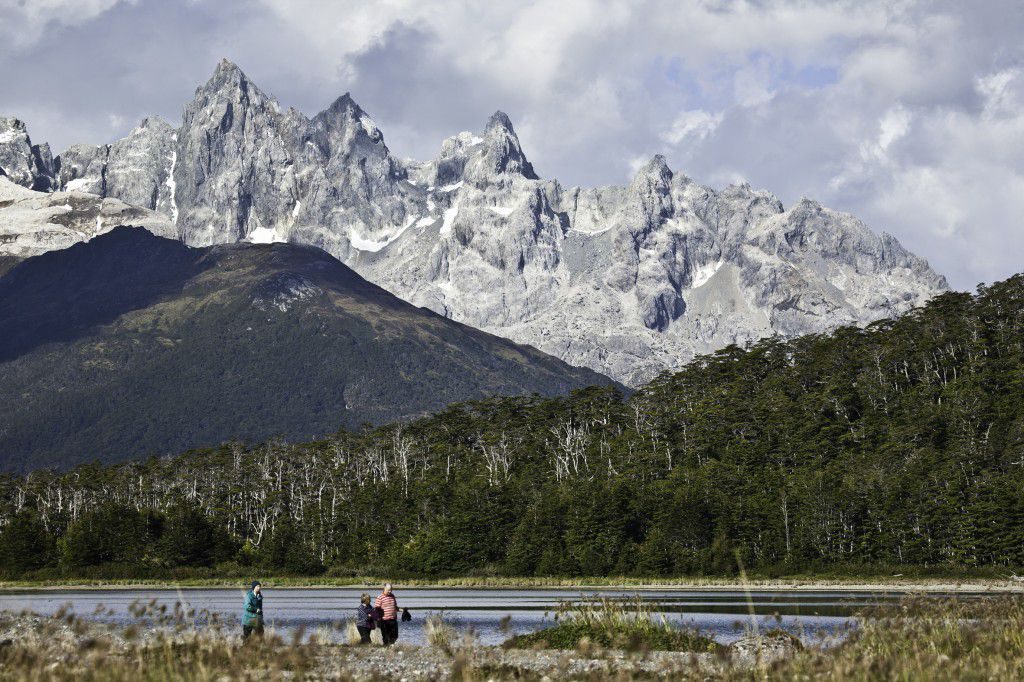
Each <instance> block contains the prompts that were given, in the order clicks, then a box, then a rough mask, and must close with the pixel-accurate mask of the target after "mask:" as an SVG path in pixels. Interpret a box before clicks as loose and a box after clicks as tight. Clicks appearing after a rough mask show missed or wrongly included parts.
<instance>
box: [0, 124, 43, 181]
mask: <svg viewBox="0 0 1024 682" xmlns="http://www.w3.org/2000/svg"><path fill="white" fill-rule="evenodd" d="M0 176H6V177H7V178H8V179H10V180H11V182H14V183H16V184H18V185H21V186H22V187H28V188H29V189H37V190H40V191H44V192H45V191H47V190H49V189H51V188H52V186H53V158H52V157H51V155H50V146H49V145H47V144H42V145H33V144H32V140H31V139H30V138H29V136H28V130H27V129H26V128H25V124H24V123H23V122H22V121H19V120H18V119H16V118H6V117H0Z"/></svg>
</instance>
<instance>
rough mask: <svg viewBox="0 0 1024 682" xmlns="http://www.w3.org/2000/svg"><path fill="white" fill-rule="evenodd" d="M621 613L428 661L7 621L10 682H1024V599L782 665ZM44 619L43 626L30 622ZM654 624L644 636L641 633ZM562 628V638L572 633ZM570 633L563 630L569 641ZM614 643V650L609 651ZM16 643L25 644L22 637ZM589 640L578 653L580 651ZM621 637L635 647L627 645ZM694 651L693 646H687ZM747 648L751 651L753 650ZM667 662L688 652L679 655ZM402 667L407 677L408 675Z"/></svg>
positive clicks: (407, 650)
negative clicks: (705, 647)
mask: <svg viewBox="0 0 1024 682" xmlns="http://www.w3.org/2000/svg"><path fill="white" fill-rule="evenodd" d="M627 610H628V605H627V609H625V610H624V609H623V607H622V605H619V606H614V605H610V604H607V603H597V604H593V605H591V606H587V607H575V610H574V611H573V614H574V615H568V616H567V617H566V618H565V619H564V620H563V621H562V624H564V623H568V624H571V625H572V627H573V628H576V630H575V631H574V632H575V633H576V634H571V633H570V631H569V630H568V629H567V630H564V631H562V634H563V635H564V639H561V640H559V641H557V642H554V644H557V645H558V646H563V647H571V648H570V650H563V651H562V652H560V653H557V654H556V655H552V653H550V652H548V651H546V650H544V649H543V648H542V647H543V646H544V645H545V644H548V645H550V644H552V642H546V640H547V639H550V638H551V632H548V635H547V636H546V637H540V638H536V640H535V641H533V642H532V643H531V646H532V647H534V648H531V649H527V650H521V649H515V648H514V646H515V645H516V644H517V641H518V643H519V644H525V643H526V640H524V639H523V638H515V639H513V640H512V641H511V642H509V643H508V644H507V645H506V647H482V646H478V645H475V644H474V643H473V642H472V640H471V639H470V638H463V639H462V640H460V641H459V642H454V641H453V640H452V639H451V638H450V637H447V636H445V637H434V638H432V639H431V644H430V645H427V646H424V647H402V648H399V649H397V650H384V649H382V648H380V647H356V646H351V645H345V644H333V643H330V642H329V640H328V639H326V638H324V636H323V633H314V634H313V635H310V636H308V637H307V636H306V634H305V633H301V632H300V633H297V634H296V636H294V637H292V638H290V640H284V639H281V638H279V637H275V636H273V635H270V636H268V637H266V638H265V639H264V640H262V641H250V642H248V643H242V642H241V641H240V640H239V638H238V636H237V634H236V633H234V629H233V628H229V629H227V630H222V629H220V628H218V627H216V626H213V627H210V628H204V629H200V630H191V629H188V628H181V627H170V628H165V629H163V630H161V631H159V632H155V633H154V632H148V633H146V632H140V631H139V630H135V629H132V628H129V629H127V630H113V629H110V630H102V629H100V628H99V627H98V626H93V625H90V624H88V623H85V622H83V621H79V620H76V619H74V618H73V617H71V616H61V617H55V618H39V617H29V616H3V617H2V618H0V680H5V681H6V680H12V681H17V682H21V681H23V680H24V681H27V680H71V679H75V680H95V681H97V682H99V681H104V682H106V681H111V682H121V681H127V680H186V679H187V680H200V681H207V680H208V681H211V682H212V681H213V680H256V679H261V680H262V679H266V680H284V679H291V680H325V679H332V680H347V679H386V678H396V677H404V678H406V679H417V678H418V679H457V680H485V679H488V680H506V679H508V680H511V679H526V680H538V679H541V678H542V677H543V676H544V675H547V676H548V677H551V678H557V679H609V678H614V679H622V680H631V679H651V678H655V677H659V676H670V677H672V678H673V679H692V680H697V679H702V680H703V679H711V680H723V681H732V680H791V679H804V680H839V681H840V682H846V681H849V682H853V681H861V680H864V681H867V680H964V679H966V680H1003V679H1022V678H1024V599H1022V598H1020V597H1016V596H1009V595H1000V596H994V597H990V598H985V599H946V600H937V599H934V598H924V597H911V598H907V599H905V600H903V601H902V602H901V603H899V604H898V605H896V606H894V607H888V608H885V609H883V610H876V611H872V612H870V613H864V614H863V615H862V616H861V617H860V620H859V623H858V627H857V629H856V630H855V631H854V632H853V633H852V634H851V635H850V637H849V638H848V639H847V640H846V641H845V642H844V643H843V644H841V645H839V646H836V647H833V648H830V649H819V648H814V647H806V648H804V647H799V646H796V647H793V648H791V649H790V650H789V651H788V653H786V654H785V655H783V656H765V657H762V656H760V655H759V653H757V650H756V649H755V655H754V656H753V657H752V658H751V657H743V656H738V655H735V654H736V652H735V651H733V650H732V647H711V648H712V649H713V651H710V652H701V653H696V652H694V651H693V648H694V646H693V645H698V648H699V645H700V644H703V643H704V642H702V641H701V640H699V639H696V637H699V635H697V634H696V633H687V632H685V631H680V632H681V635H679V637H681V638H682V639H678V640H676V641H675V644H676V645H681V646H682V648H685V649H687V651H685V652H674V651H673V652H661V651H652V649H655V648H658V647H659V643H664V642H666V641H668V639H666V638H671V637H673V636H674V635H672V634H671V633H669V632H667V631H666V630H665V628H664V624H663V623H657V622H651V621H649V619H640V618H638V617H637V616H636V615H635V614H634V615H630V614H628V613H627V612H626V611H627ZM32 619H34V620H32ZM643 620H647V623H646V624H642V621H643ZM560 626H561V624H560ZM560 626H559V627H560ZM602 632H603V633H605V634H612V635H613V636H612V638H611V639H610V640H608V641H609V642H610V643H611V644H612V645H617V646H621V647H625V649H619V650H615V649H610V648H605V647H603V646H601V645H600V643H599V642H598V641H597V640H599V639H601V637H602ZM12 633H13V636H12ZM580 633H583V635H582V636H581V637H578V638H577V639H576V642H575V644H574V645H573V643H572V639H573V638H574V637H576V635H577V634H580ZM615 633H618V634H619V635H627V636H628V638H631V641H629V642H624V641H623V640H621V639H620V640H616V639H615V636H614V635H615ZM684 639H685V641H684ZM748 642H749V640H748ZM669 648H679V647H677V646H672V647H669ZM403 666H404V667H403Z"/></svg>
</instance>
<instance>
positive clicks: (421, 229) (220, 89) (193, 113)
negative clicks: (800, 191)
mask: <svg viewBox="0 0 1024 682" xmlns="http://www.w3.org/2000/svg"><path fill="white" fill-rule="evenodd" d="M139 131H140V129H136V131H133V133H132V134H131V135H129V136H128V137H127V138H125V139H124V140H122V141H120V142H118V143H115V144H114V145H111V146H108V148H107V149H108V150H107V152H102V151H96V152H93V153H92V154H93V157H96V158H91V157H89V155H88V154H85V153H84V152H83V151H82V150H78V151H75V152H74V153H73V154H72V155H71V157H69V158H70V159H71V160H70V161H69V160H68V159H66V158H65V155H63V154H62V155H59V156H58V157H56V161H55V162H54V163H55V165H56V166H58V167H59V170H58V172H56V173H52V175H53V176H54V177H55V178H56V181H55V182H56V188H57V189H67V188H68V187H73V186H74V184H73V183H78V186H79V187H84V186H86V184H88V186H89V187H90V188H97V189H98V191H99V192H100V193H101V195H102V196H116V197H127V199H125V201H128V199H134V200H139V199H138V198H139V197H140V196H142V197H149V199H147V200H146V201H147V203H145V204H144V206H143V207H144V208H148V209H151V210H153V211H155V212H157V213H161V214H163V215H164V216H167V217H169V218H171V217H173V222H174V223H175V226H176V229H177V233H178V236H179V238H180V239H182V241H184V242H185V243H187V244H192V245H209V244H215V243H230V242H235V241H242V240H245V241H256V242H268V241H269V242H273V241H291V242H297V243H305V244H311V245H314V246H318V247H320V248H323V249H324V250H326V251H328V252H329V253H331V254H332V255H334V256H335V257H337V258H339V259H340V260H342V261H343V262H345V263H347V264H349V265H350V266H352V267H353V268H355V269H356V270H357V271H358V272H360V273H361V274H362V275H363V276H365V277H367V278H368V279H370V280H371V281H373V282H375V283H377V284H379V285H381V286H383V287H384V288H386V289H387V290H389V291H391V292H393V293H395V294H396V295H398V296H400V297H401V298H403V299H405V300H407V301H410V302H412V303H414V304H416V305H419V306H424V307H427V308H430V309H431V310H434V311H436V312H438V313H440V314H442V315H445V316H446V317H450V318H451V319H455V320H458V321H461V322H465V323H466V324H470V325H472V326H474V327H477V328H480V329H484V330H486V331H489V332H492V333H495V334H499V335H502V336H506V337H508V338H511V339H513V340H515V341H518V342H523V343H530V344H531V345H534V346H536V347H537V348H540V349H542V350H544V351H545V352H549V353H551V354H554V355H556V356H558V357H560V358H562V359H564V360H566V361H568V362H570V363H571V364H577V365H586V366H589V367H591V368H594V369H597V370H599V371H602V372H604V373H606V374H609V375H611V376H613V377H615V378H616V379H618V380H621V381H624V382H626V383H630V384H633V385H637V384H640V383H643V382H644V381H646V380H647V379H650V378H651V377H652V376H654V375H655V374H657V373H658V372H660V371H662V370H664V369H673V368H678V367H681V366H682V365H683V364H685V362H686V361H688V360H689V359H691V358H692V357H694V355H696V354H698V353H702V352H709V351H713V350H716V349H718V348H721V347H723V346H726V345H729V344H731V343H739V344H743V343H747V342H750V341H753V340H755V339H757V338H761V337H764V336H767V335H771V334H781V335H783V336H792V335H797V334H802V333H814V332H821V331H826V330H828V329H831V328H834V327H836V326H839V325H842V324H866V323H868V322H871V321H873V320H876V319H880V318H883V317H891V316H894V315H899V314H901V313H903V312H906V311H907V310H910V309H912V308H913V307H915V306H919V305H921V304H922V303H924V302H925V301H927V300H928V299H929V298H930V297H931V296H933V295H935V294H936V293H938V292H941V291H945V290H947V289H948V284H947V283H946V281H945V279H944V278H942V277H941V276H940V275H938V274H936V273H935V272H934V271H932V270H931V268H930V267H929V266H928V264H927V262H926V261H924V260H923V259H921V258H919V257H917V256H915V255H914V254H912V253H910V252H909V251H907V250H906V249H904V248H903V247H902V246H901V245H900V244H899V242H898V241H896V240H895V239H894V238H892V237H891V236H888V235H885V234H883V235H881V236H880V235H876V234H875V233H873V232H871V230H869V229H868V228H867V227H866V226H865V225H864V224H863V223H861V222H860V221H859V220H857V219H856V218H855V217H853V216H851V215H849V214H844V213H840V212H836V211H831V210H829V209H826V208H825V207H822V206H821V205H820V204H818V203H817V202H813V201H810V200H801V201H799V202H797V203H796V204H794V205H793V206H792V207H790V208H788V209H787V208H785V207H784V206H783V205H782V202H780V201H779V200H778V198H777V197H775V196H774V195H772V194H771V193H770V192H765V191H758V190H753V189H752V188H750V186H749V185H745V184H744V185H736V186H730V187H727V188H725V189H723V190H714V189H711V188H709V187H705V186H701V185H699V184H698V183H696V182H694V181H693V180H691V179H690V178H688V177H687V176H686V175H684V174H682V173H678V172H673V171H672V169H671V168H669V166H668V164H667V162H666V161H665V159H664V157H662V156H660V155H656V156H654V157H653V158H652V159H651V160H650V161H649V162H648V163H647V164H645V165H644V166H643V167H641V168H640V169H639V170H638V172H637V174H636V176H635V177H634V178H633V180H632V181H631V182H630V183H629V184H628V185H623V186H609V187H599V188H581V187H568V188H567V187H563V186H562V185H561V184H560V183H559V182H558V181H557V180H545V179H541V178H540V177H539V176H538V175H537V174H536V172H535V170H534V168H533V166H532V164H531V163H530V162H529V160H528V159H527V157H526V154H525V153H524V152H523V149H522V145H521V144H520V141H519V138H518V136H517V135H516V133H515V130H514V128H513V126H512V122H511V120H510V118H509V117H508V116H507V115H505V114H504V113H502V112H500V111H498V112H496V113H495V114H494V115H493V116H492V117H491V118H490V119H489V120H488V122H487V123H486V124H485V126H484V129H483V130H482V131H481V133H480V134H474V133H460V134H458V135H455V136H452V137H450V138H448V139H446V140H445V141H444V142H443V143H442V145H441V148H440V151H439V153H438V155H437V157H435V158H434V159H431V160H428V161H423V162H419V161H409V162H407V161H402V160H399V159H396V158H395V157H393V156H392V155H391V152H390V150H389V149H388V147H387V145H386V144H385V141H384V135H383V133H382V132H381V131H380V129H379V128H378V127H377V125H376V124H375V123H374V122H373V120H372V119H371V118H370V117H369V115H368V114H366V112H365V111H364V110H363V109H362V108H361V107H359V105H358V104H356V103H355V101H354V100H353V98H352V97H351V95H349V94H347V93H346V94H345V95H342V96H341V97H339V98H337V99H336V100H334V102H333V103H332V104H331V105H330V106H328V107H327V108H326V109H324V110H323V111H321V112H320V113H318V114H316V115H315V116H313V117H312V118H308V117H306V116H305V115H303V114H301V113H300V112H298V111H296V110H295V109H287V110H282V108H281V107H280V105H279V104H278V103H277V102H276V100H274V99H273V98H271V97H270V96H268V95H266V94H265V93H263V91H261V90H260V89H259V88H258V87H256V86H255V85H254V84H252V82H251V81H250V80H249V79H248V77H247V76H246V75H245V74H244V72H242V70H241V69H239V68H238V67H237V66H236V65H234V64H232V63H231V62H228V61H227V60H224V61H222V62H221V63H220V64H218V66H217V68H216V70H215V72H214V74H213V76H212V77H211V78H210V79H209V81H207V82H206V83H205V84H203V85H201V86H200V87H199V88H197V90H196V94H195V97H194V98H193V100H192V101H191V102H190V103H188V104H187V105H186V107H185V113H184V115H183V119H182V125H181V127H180V128H178V129H172V128H166V129H165V128H163V127H161V126H159V125H156V124H152V123H151V124H149V125H148V126H146V127H145V129H143V130H142V131H141V132H139ZM19 139H20V138H19ZM118 145H120V146H118ZM73 149H77V148H73ZM169 149H170V150H172V151H170V152H168V150H169ZM22 151H24V150H23V149H22ZM104 153H105V154H106V156H105V157H103V158H104V159H106V160H105V161H100V160H97V159H98V157H100V156H102V155H103V154H104ZM8 155H10V154H8ZM2 158H4V156H3V154H0V159H2ZM19 158H20V157H19ZM138 158H144V159H148V161H147V162H146V163H138V162H137V159H138ZM128 159H136V161H132V162H131V163H130V164H129V161H128ZM72 161H73V163H72ZM126 165H131V166H132V167H141V168H149V169H150V170H146V171H144V172H141V173H136V174H135V175H134V176H133V182H132V184H131V185H129V184H125V183H121V184H117V183H116V182H115V183H106V182H102V181H101V180H103V179H104V178H107V177H112V178H114V179H117V178H118V177H119V176H124V175H126V174H125V173H123V172H119V169H121V168H123V167H125V166H126Z"/></svg>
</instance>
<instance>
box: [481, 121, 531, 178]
mask: <svg viewBox="0 0 1024 682" xmlns="http://www.w3.org/2000/svg"><path fill="white" fill-rule="evenodd" d="M484 142H485V144H486V145H487V147H488V150H487V151H488V154H487V160H488V161H489V162H490V164H491V168H490V169H488V170H492V171H493V172H495V173H518V174H519V175H522V176H523V177H524V178H529V179H530V180H537V179H538V178H537V174H536V173H535V172H534V171H533V165H532V164H531V163H530V162H529V161H527V159H526V154H524V153H523V148H522V145H520V144H519V136H518V135H516V131H515V129H514V128H513V127H512V121H511V120H510V119H509V117H508V114H506V113H505V112H503V111H496V112H494V114H493V115H492V116H491V118H490V119H488V121H487V127H486V128H484Z"/></svg>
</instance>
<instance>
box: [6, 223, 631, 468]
mask: <svg viewBox="0 0 1024 682" xmlns="http://www.w3.org/2000/svg"><path fill="white" fill-rule="evenodd" d="M600 383H606V384H610V383H612V382H611V381H610V380H608V379H607V378H605V377H602V376H601V375H600V374H597V373H596V372H592V371H590V370H588V369H585V368H580V367H570V366H569V365H567V364H565V363H564V362H562V361H561V360H558V359H557V358H553V357H551V356H550V355H545V354H544V353H541V352H540V351H538V350H537V349H535V348H531V347H529V346H519V345H516V344H514V343H512V342H511V341H509V340H508V339H503V338H500V337H497V336H492V335H491V334H486V333H484V332H481V331H479V330H477V329H472V328H470V327H467V326H465V325H462V324H459V323H457V322H453V321H452V320H448V319H445V318H444V317H442V316H440V315H436V314H434V313H432V312H430V311H427V310H424V309H422V308H417V307H415V306H413V305H410V304H409V303H406V302H405V301H402V300H399V299H398V298H396V297H395V296H393V295H392V294H390V293H388V292H387V291H384V290H383V289H381V288H380V287H377V286H375V285H373V284H370V283H369V282H367V281H366V280H364V279H363V278H362V277H360V276H359V275H357V274H356V273H355V272H353V271H352V270H350V269H349V268H347V267H345V266H344V265H342V264H341V263H339V262H338V261H337V260H335V259H334V258H332V257H331V256H329V255H328V254H327V253H325V252H323V251H321V250H319V249H315V248H312V247H308V246H298V245H294V244H230V245H223V246H217V247H209V248H204V249H197V248H189V247H187V246H185V245H184V244H181V243H180V242H177V241H174V240H170V239H162V238H160V237H156V236H154V235H152V234H150V233H149V232H148V231H146V230H145V229H142V228H130V227H117V228H114V229H113V230H112V231H110V232H108V233H106V234H103V235H101V236H99V237H96V238H94V239H92V240H90V241H88V242H87V243H84V244H76V245H75V246H72V247H71V248H68V249H64V250H61V251H52V252H49V253H44V254H42V255H40V256H35V257H33V258H29V259H27V260H25V261H24V262H22V263H21V264H20V265H18V266H17V267H16V268H14V269H13V270H12V271H11V272H9V273H8V274H7V275H6V276H3V277H0V471H4V470H7V471H15V472H19V473H25V472H27V471H31V470H33V469H39V468H44V467H57V468H64V469H67V468H70V467H72V466H75V465H77V464H82V463H84V462H89V461H93V460H99V461H102V462H105V463H112V462H118V461H124V460H129V459H138V458H140V457H145V456H148V455H151V454H157V455H165V454H175V453H178V452H181V451H183V450H186V449H189V448H196V447H208V446H212V445H217V444H219V443H222V442H224V441H225V440H227V439H230V438H238V439H245V440H249V441H260V440H265V439H268V438H271V437H281V438H283V439H286V440H288V441H289V442H303V441H307V440H310V439H312V438H318V437H320V436H322V435H323V434H327V433H331V432H333V431H335V430H336V429H338V428H341V427H346V428H358V427H360V426H361V425H362V424H365V423H370V424H374V425H380V424H387V423H390V422H394V421H399V420H406V421H407V420H409V419H414V418H417V417H423V416H425V415H429V414H432V413H434V412H436V411H437V410H439V409H443V408H444V407H445V406H446V405H448V404H449V403H452V402H456V401H460V400H467V399H475V398H483V397H489V396H492V395H532V394H534V393H539V394H540V395H548V396H549V395H558V394H564V393H567V392H568V391H569V390H570V389H573V388H581V387H584V386H589V385H592V384H600Z"/></svg>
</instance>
